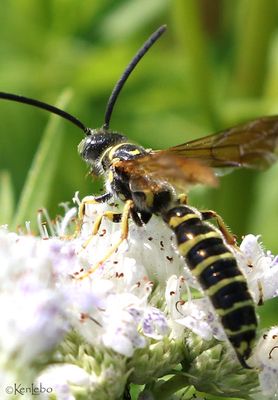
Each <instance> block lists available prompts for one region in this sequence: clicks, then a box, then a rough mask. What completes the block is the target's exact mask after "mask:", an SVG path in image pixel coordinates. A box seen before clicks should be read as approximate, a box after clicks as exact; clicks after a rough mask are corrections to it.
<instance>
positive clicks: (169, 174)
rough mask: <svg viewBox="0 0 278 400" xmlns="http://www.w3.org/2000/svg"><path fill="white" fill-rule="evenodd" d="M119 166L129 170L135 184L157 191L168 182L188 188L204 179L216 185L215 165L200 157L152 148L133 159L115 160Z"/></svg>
mask: <svg viewBox="0 0 278 400" xmlns="http://www.w3.org/2000/svg"><path fill="white" fill-rule="evenodd" d="M113 166H114V168H115V169H116V170H119V171H121V172H123V173H126V174H128V175H129V177H130V182H131V184H132V185H133V186H134V187H139V188H140V189H142V188H144V187H145V188H148V189H150V190H152V191H154V192H155V191H158V190H160V189H161V186H163V185H165V184H167V182H169V183H170V184H172V185H174V186H175V187H176V188H180V189H182V190H185V189H186V188H187V187H188V186H191V185H194V184H197V183H201V184H205V185H209V186H216V185H217V178H216V176H215V173H214V171H213V169H212V168H210V167H209V166H207V165H204V164H203V163H202V162H200V161H198V160H192V159H186V158H185V157H180V156H177V155H175V154H171V153H168V152H167V151H163V150H162V151H157V152H150V153H148V154H147V155H143V156H141V157H137V158H134V159H132V160H122V161H115V162H113Z"/></svg>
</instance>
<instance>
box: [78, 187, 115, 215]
mask: <svg viewBox="0 0 278 400" xmlns="http://www.w3.org/2000/svg"><path fill="white" fill-rule="evenodd" d="M111 197H112V195H111V194H110V193H104V194H102V195H101V196H96V197H93V196H86V197H84V199H83V200H82V201H81V203H80V205H79V208H78V218H79V220H81V221H83V218H84V215H85V207H86V205H87V204H99V203H106V202H107V201H108V200H110V199H111Z"/></svg>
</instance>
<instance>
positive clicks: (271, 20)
mask: <svg viewBox="0 0 278 400" xmlns="http://www.w3.org/2000/svg"><path fill="white" fill-rule="evenodd" d="M276 9H277V4H276V0H251V1H250V0H248V1H242V2H241V3H239V9H238V11H239V24H238V27H237V35H238V37H237V40H236V42H237V45H238V47H237V53H236V67H235V78H234V95H236V96H257V95H260V94H261V93H262V89H263V85H264V78H265V72H266V65H267V62H268V57H267V53H268V48H269V44H270V39H271V35H272V33H273V30H274V29H275V23H276Z"/></svg>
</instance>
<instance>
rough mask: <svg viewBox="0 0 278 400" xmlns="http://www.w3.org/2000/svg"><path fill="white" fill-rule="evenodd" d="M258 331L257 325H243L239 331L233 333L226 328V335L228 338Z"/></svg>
mask: <svg viewBox="0 0 278 400" xmlns="http://www.w3.org/2000/svg"><path fill="white" fill-rule="evenodd" d="M256 329H257V325H255V324H250V325H243V326H242V327H241V328H240V329H239V330H238V331H231V330H230V329H226V328H225V327H224V330H225V333H226V334H227V335H228V336H236V335H239V334H241V333H244V332H248V331H252V330H256Z"/></svg>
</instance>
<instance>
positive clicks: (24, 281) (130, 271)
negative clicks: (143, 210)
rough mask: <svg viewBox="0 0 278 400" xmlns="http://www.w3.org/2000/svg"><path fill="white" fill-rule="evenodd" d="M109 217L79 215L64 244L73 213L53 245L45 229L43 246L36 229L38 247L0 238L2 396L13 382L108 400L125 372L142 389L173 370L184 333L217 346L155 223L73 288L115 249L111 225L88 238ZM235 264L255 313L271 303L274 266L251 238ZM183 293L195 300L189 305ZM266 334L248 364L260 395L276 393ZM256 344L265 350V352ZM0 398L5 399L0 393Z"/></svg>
mask: <svg viewBox="0 0 278 400" xmlns="http://www.w3.org/2000/svg"><path fill="white" fill-rule="evenodd" d="M110 209H113V210H114V211H115V210H117V205H116V206H115V205H113V206H108V205H106V204H92V205H88V206H87V208H86V216H85V218H84V222H83V226H82V229H81V231H80V232H79V234H78V235H75V237H72V238H70V237H67V236H66V228H67V225H68V224H69V222H70V220H71V219H72V217H73V215H74V213H75V210H74V209H71V210H69V211H68V213H67V214H66V216H65V218H64V221H62V223H60V225H59V229H58V233H59V234H60V236H63V237H59V236H57V229H53V227H52V233H53V232H56V236H55V237H51V236H50V237H49V236H48V235H47V232H46V230H45V229H43V231H42V233H43V239H41V238H36V237H34V236H32V235H30V234H29V235H17V234H15V233H9V232H8V231H7V229H6V228H4V227H3V228H2V229H1V230H0V265H1V268H0V278H1V287H0V313H1V314H0V315H1V333H0V377H1V378H0V384H1V385H0V387H1V388H2V389H3V388H5V387H7V386H8V385H12V384H14V382H24V384H25V385H27V386H28V384H31V383H32V382H34V381H36V382H37V383H38V384H39V383H41V382H42V384H43V385H44V387H48V388H51V390H55V393H56V397H57V399H63V400H65V399H66V400H70V399H75V398H76V397H75V395H76V393H77V394H78V396H77V397H78V398H84V399H85V398H87V397H86V396H87V395H88V393H90V395H91V396H93V397H92V398H94V399H96V400H97V399H105V398H107V399H108V398H109V399H113V398H115V399H116V398H119V397H120V396H121V395H122V393H123V391H124V386H125V384H126V382H127V378H128V376H129V375H130V374H131V369H132V370H133V371H132V377H134V381H135V382H138V383H143V382H142V379H143V378H142V377H143V376H144V372H145V374H146V376H147V375H148V374H151V372H150V371H155V372H153V373H154V374H156V376H157V377H159V376H163V371H169V370H170V369H171V368H173V365H175V363H176V364H178V363H179V362H180V361H181V359H182V357H183V356H182V354H181V350H180V348H179V350H177V348H178V343H181V344H182V343H183V341H184V332H185V328H187V330H189V331H190V332H194V333H195V334H197V335H199V336H200V337H201V338H203V339H204V340H206V341H207V340H212V339H213V338H215V339H218V340H225V334H224V332H223V329H222V326H221V324H219V322H218V319H217V317H216V315H215V312H214V310H213V308H212V306H211V304H210V302H209V300H208V299H206V298H204V297H201V289H200V287H199V285H198V282H196V280H195V279H194V278H193V277H192V275H191V274H190V272H189V270H188V269H187V268H186V266H185V264H184V261H183V260H182V259H181V258H180V257H179V256H178V255H177V253H176V251H175V246H174V243H175V239H174V237H173V235H172V233H171V231H170V230H169V229H168V228H167V226H165V225H164V224H163V223H162V221H161V220H160V219H159V218H156V217H153V218H152V219H151V221H150V222H149V223H148V224H147V227H142V228H138V227H137V226H135V225H134V224H133V222H130V225H129V235H128V240H127V241H124V242H123V243H122V244H121V245H120V246H119V248H118V249H117V251H115V252H114V253H113V254H112V255H111V256H110V257H109V258H108V259H107V260H106V261H105V262H104V263H103V264H102V265H100V266H98V268H96V270H95V272H94V273H92V274H91V275H90V276H89V277H86V278H84V279H82V277H83V276H84V273H85V272H86V270H88V269H90V268H92V267H94V266H96V265H98V262H99V260H101V259H103V257H104V256H105V254H107V252H109V249H110V248H111V246H112V245H113V244H114V243H116V242H117V240H119V236H120V234H121V232H120V227H119V224H116V223H112V222H111V221H109V220H107V219H105V218H104V219H103V221H102V223H101V225H100V229H99V232H98V233H97V234H96V235H94V236H92V234H91V232H92V229H93V223H94V221H95V220H96V218H98V217H99V216H100V215H102V214H103V213H104V212H107V211H108V210H110ZM88 238H89V239H90V240H89V241H88ZM84 243H86V246H84ZM235 255H236V257H237V259H238V262H239V264H240V266H241V268H242V269H243V271H244V273H245V275H246V277H247V280H248V284H249V285H250V288H251V291H252V293H253V294H254V298H255V299H256V301H257V303H260V302H262V301H265V300H266V299H268V298H271V297H275V296H277V288H278V282H277V279H278V278H277V275H278V274H277V268H278V261H277V258H275V257H273V256H271V255H270V254H268V253H265V252H264V251H263V250H262V247H261V245H260V244H259V242H258V238H257V237H255V236H252V235H248V236H246V237H245V239H244V240H243V242H242V244H241V247H240V251H236V252H235ZM192 288H193V289H194V290H195V291H196V289H197V290H198V291H199V297H201V298H197V299H193V298H192V295H191V292H192ZM184 299H186V301H185V300H184ZM276 330H277V329H276ZM73 332H75V335H77V336H76V337H78V338H79V339H78V340H79V341H80V343H82V346H79V349H78V350H76V351H75V350H74V348H75V347H74V340H72V341H71V339H70V338H71V335H72V333H73ZM273 332H274V331H270V332H269V333H268V334H267V335H266V336H264V339H261V341H263V344H262V343H261V341H260V342H259V344H258V351H257V352H256V353H255V355H254V360H253V362H254V365H256V366H257V367H259V368H261V370H262V373H261V375H260V380H261V384H262V387H263V389H265V392H266V394H267V395H269V391H270V392H271V395H274V394H275V393H277V384H274V383H273V382H274V381H275V382H276V380H277V369H278V361H277V360H278V357H276V356H275V354H276V353H275V346H276V344H274V342H273V341H275V340H276V337H275V339H274V336H275V335H276V333H275V334H274V333H273ZM275 332H276V331H275ZM266 337H270V338H271V341H272V342H271V343H272V345H267V344H266ZM76 340H77V339H76ZM276 342H277V340H276V341H275V343H276ZM173 344H174V346H176V347H175V352H176V354H175V355H173V354H174V350H171V351H172V353H171V351H170V350H169V353H167V354H168V356H167V358H165V356H163V355H161V356H160V355H159V354H160V353H159V351H160V352H161V351H162V350H161V348H162V347H159V346H160V345H161V346H164V347H163V349H164V348H165V346H167V345H168V347H169V348H170V347H171V346H172V345H173ZM86 346H89V347H86ZM269 346H270V347H271V346H272V347H271V349H273V350H270V347H269ZM77 347H78V346H77ZM81 348H82V351H81V350H80V349H81ZM173 348H174V347H173ZM65 349H66V350H65ZM171 349H172V347H171ZM155 352H157V355H156V356H155V357H156V358H155V357H154V353H155ZM163 352H164V353H165V354H166V350H163ZM81 353H82V355H81ZM177 354H178V355H177ZM262 354H266V356H265V357H264V356H262ZM269 354H271V357H270V360H271V363H269V359H268V355H269ZM144 357H145V358H146V357H150V359H151V357H153V359H155V360H156V362H155V363H154V364H155V368H154V367H153V370H151V369H148V368H147V367H146V371H144V366H143V369H141V371H140V373H139V372H138V374H137V375H136V365H139V364H140V362H141V364H142V365H143V362H142V360H143V359H144ZM130 360H132V362H133V364H132V362H131V363H130ZM157 360H158V361H157ZM160 362H161V368H160V370H159V366H160ZM145 363H146V361H145ZM150 364H151V362H150ZM167 368H168V369H167ZM139 376H140V378H139ZM149 378H152V377H151V376H150V377H149ZM266 380H267V384H266V383H265V382H266ZM269 381H271V382H272V386H271V385H270V383H269ZM266 386H267V390H266ZM270 387H271V390H270V389H269V388H270ZM2 389H1V390H2ZM3 390H4V389H3ZM82 393H83V397H82ZM104 393H105V394H104ZM44 395H45V396H46V398H48V397H47V396H48V395H49V394H48V393H45V394H44ZM5 396H7V398H10V397H9V396H8V395H7V394H5V393H4V392H3V393H1V398H3V399H4V398H6V397H5ZM105 396H106V397H105Z"/></svg>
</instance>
